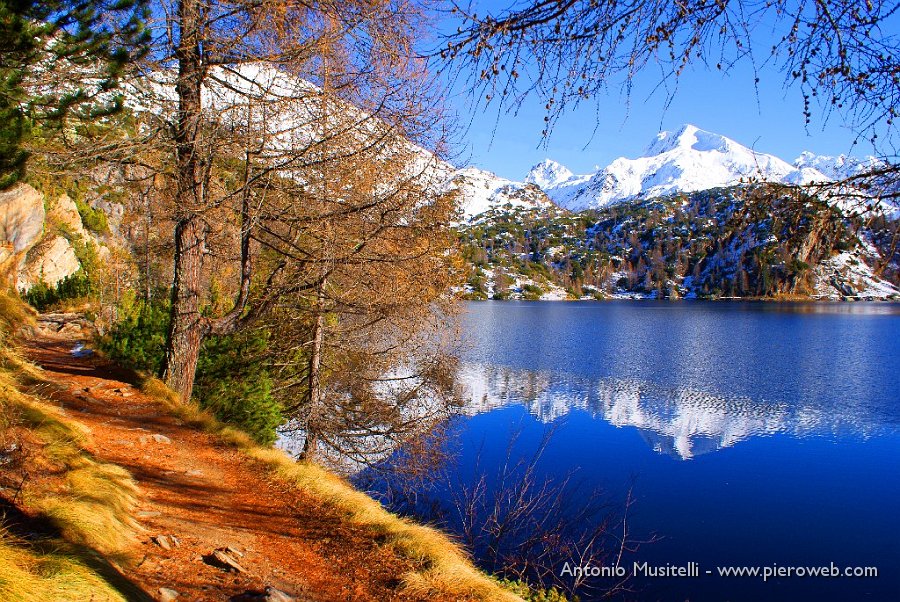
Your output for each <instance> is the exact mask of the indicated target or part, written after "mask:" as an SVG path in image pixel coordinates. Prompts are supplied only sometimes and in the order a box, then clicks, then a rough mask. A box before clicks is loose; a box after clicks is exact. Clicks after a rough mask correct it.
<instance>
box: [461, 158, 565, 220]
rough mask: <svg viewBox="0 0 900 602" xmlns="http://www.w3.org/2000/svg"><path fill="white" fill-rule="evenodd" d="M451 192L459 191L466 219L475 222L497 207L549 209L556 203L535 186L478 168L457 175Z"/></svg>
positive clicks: (470, 168) (462, 170) (465, 170)
mask: <svg viewBox="0 0 900 602" xmlns="http://www.w3.org/2000/svg"><path fill="white" fill-rule="evenodd" d="M447 187H448V189H454V190H459V192H460V194H461V196H462V198H461V211H462V215H463V218H464V219H466V220H472V219H473V218H475V217H477V216H478V215H480V214H482V213H484V212H486V211H489V210H491V209H495V208H507V207H508V208H518V207H522V208H526V209H539V208H550V207H552V206H553V203H552V202H551V201H550V199H549V198H547V195H546V194H544V193H543V192H542V191H541V189H540V188H538V187H537V186H536V185H534V184H525V183H522V182H513V181H512V180H507V179H505V178H501V177H499V176H497V175H495V174H493V173H491V172H489V171H485V170H483V169H478V168H477V167H467V168H465V169H460V170H458V171H456V172H454V173H453V174H452V175H451V177H450V179H449V181H448V183H447Z"/></svg>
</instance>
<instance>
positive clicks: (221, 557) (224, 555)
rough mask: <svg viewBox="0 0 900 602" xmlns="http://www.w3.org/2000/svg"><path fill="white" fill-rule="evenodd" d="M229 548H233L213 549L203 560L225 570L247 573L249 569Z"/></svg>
mask: <svg viewBox="0 0 900 602" xmlns="http://www.w3.org/2000/svg"><path fill="white" fill-rule="evenodd" d="M229 549H231V548H218V549H216V550H213V551H212V552H210V553H209V554H207V555H206V556H204V557H203V562H205V563H206V564H208V565H211V566H214V567H218V568H220V569H222V570H225V571H229V572H232V571H233V572H236V573H246V572H247V569H245V568H244V567H242V566H241V565H240V563H239V562H238V561H237V559H235V558H234V556H232V555H231V554H230V553H229V552H228V550H229Z"/></svg>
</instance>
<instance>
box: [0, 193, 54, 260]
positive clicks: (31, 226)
mask: <svg viewBox="0 0 900 602" xmlns="http://www.w3.org/2000/svg"><path fill="white" fill-rule="evenodd" d="M45 217H46V214H45V212H44V195H42V194H41V193H40V192H38V191H37V190H35V189H34V188H32V187H31V186H29V185H28V184H16V185H15V186H13V187H12V188H10V189H9V190H3V191H0V246H5V247H9V248H11V250H12V252H13V253H21V252H23V251H27V250H28V249H30V248H31V247H32V246H34V244H35V243H36V242H37V241H38V240H39V239H40V238H41V234H42V233H43V231H44V218H45Z"/></svg>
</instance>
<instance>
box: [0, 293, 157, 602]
mask: <svg viewBox="0 0 900 602" xmlns="http://www.w3.org/2000/svg"><path fill="white" fill-rule="evenodd" d="M32 320H33V316H32V314H31V313H30V312H28V311H27V309H25V308H24V307H23V306H22V303H21V302H19V301H18V300H17V299H15V298H13V297H11V296H9V295H5V294H0V430H3V429H12V428H15V429H20V430H24V431H26V432H27V433H28V438H29V440H31V441H32V442H33V443H34V445H33V446H32V447H33V449H31V453H32V454H33V455H31V456H29V457H28V458H27V464H28V467H27V469H28V471H29V472H30V473H31V474H33V475H34V476H35V477H36V478H32V479H27V480H23V486H22V489H21V492H20V493H21V495H20V496H18V497H19V499H18V502H17V506H20V509H21V510H23V511H24V513H25V514H26V515H28V516H31V517H34V520H35V521H36V522H37V523H38V524H41V525H44V526H45V527H46V528H47V529H48V531H51V532H55V533H58V534H59V536H58V537H51V538H50V539H36V540H34V541H31V540H24V539H21V538H18V537H15V536H14V535H12V534H11V533H10V532H9V531H8V530H6V529H3V528H0V600H3V601H7V600H9V601H14V600H15V601H19V600H21V601H23V602H30V601H32V600H33V601H46V600H61V601H62V600H73V601H75V600H79V601H80V600H97V601H105V600H142V599H147V598H146V596H145V595H144V594H142V592H140V590H138V589H136V588H135V587H134V586H133V585H131V584H130V583H129V582H128V581H127V580H125V579H124V578H123V577H122V575H121V574H120V572H119V570H118V569H117V568H116V564H118V563H127V562H129V561H130V560H131V559H130V557H129V551H130V549H131V548H132V546H133V545H134V544H135V543H136V539H135V533H136V531H137V529H138V528H139V527H138V525H137V523H136V522H135V520H134V519H133V517H132V510H133V509H134V507H135V505H136V502H137V486H136V485H135V483H134V481H133V480H132V478H131V476H130V475H129V474H128V473H127V472H126V471H125V470H123V469H122V468H120V467H118V466H115V465H112V464H104V463H102V462H98V461H97V460H96V459H94V458H93V457H91V456H90V454H88V453H87V452H86V451H85V449H84V443H85V441H86V437H87V436H88V435H87V433H86V432H85V430H84V429H83V427H81V426H80V425H79V424H78V423H76V422H73V421H70V420H68V419H67V418H66V417H65V416H64V415H63V414H62V413H61V412H60V411H59V410H58V409H57V408H55V407H54V406H53V405H52V404H50V403H47V402H45V401H44V400H42V399H41V398H39V397H37V396H34V395H31V394H29V393H27V392H26V390H25V387H24V386H23V385H24V383H34V382H35V381H37V380H39V379H40V370H39V369H38V368H36V367H35V366H33V365H31V364H29V363H28V362H26V361H25V360H23V359H22V358H21V356H19V355H18V354H17V353H16V350H15V347H14V345H13V344H11V343H12V341H11V340H10V333H11V332H13V331H14V330H16V329H18V328H20V327H22V326H23V325H28V323H29V322H30V321H32Z"/></svg>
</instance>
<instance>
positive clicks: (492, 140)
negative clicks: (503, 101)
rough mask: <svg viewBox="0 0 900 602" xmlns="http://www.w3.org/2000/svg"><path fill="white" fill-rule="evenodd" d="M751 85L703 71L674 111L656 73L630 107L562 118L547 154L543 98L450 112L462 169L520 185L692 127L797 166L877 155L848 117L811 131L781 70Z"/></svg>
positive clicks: (608, 102)
mask: <svg viewBox="0 0 900 602" xmlns="http://www.w3.org/2000/svg"><path fill="white" fill-rule="evenodd" d="M753 80H754V75H753V72H752V70H751V68H750V66H749V65H747V64H744V65H741V66H740V68H736V69H734V70H733V71H732V72H731V73H730V74H728V75H725V74H723V73H721V72H719V71H716V70H709V69H707V68H706V66H705V65H703V64H701V63H697V64H696V65H694V66H693V67H692V68H690V69H689V70H688V71H687V72H686V73H685V74H684V75H683V76H682V78H681V81H680V83H679V87H678V91H677V93H676V95H675V97H674V101H673V102H672V103H671V104H670V105H669V106H668V107H666V93H665V91H663V90H658V91H656V92H655V93H653V92H652V91H653V88H654V87H655V86H656V85H657V83H658V82H659V77H658V71H655V72H654V71H653V70H652V69H651V70H648V71H645V72H643V73H641V74H640V75H639V77H638V78H637V79H636V80H635V82H634V86H633V89H632V93H631V97H630V103H627V102H626V98H625V97H624V96H623V95H622V94H621V93H620V92H619V89H618V88H617V87H615V86H612V85H611V86H610V91H609V93H608V94H607V95H605V96H603V97H599V98H594V99H591V100H588V101H585V102H584V103H583V104H582V106H581V107H579V108H578V109H577V110H574V111H569V112H568V113H567V114H565V115H564V116H562V117H561V118H560V119H559V121H558V123H557V125H556V128H555V129H554V131H553V132H552V135H551V137H550V140H549V142H548V143H547V145H546V147H545V146H544V141H543V140H542V139H541V130H542V129H543V118H544V111H543V103H541V102H540V101H539V100H538V99H537V98H531V99H529V100H528V102H526V104H525V105H524V106H523V107H522V108H521V109H520V110H519V111H518V114H516V115H513V114H511V113H507V112H505V110H501V109H500V108H499V107H498V106H497V105H495V104H490V105H488V106H487V107H484V106H475V107H473V101H472V99H471V98H470V96H469V95H468V93H467V92H466V91H465V90H462V89H459V86H457V88H458V89H457V90H454V91H453V93H452V94H451V96H450V97H449V102H450V105H451V108H453V109H455V111H456V112H457V114H458V119H459V125H460V127H461V128H463V131H462V132H461V133H460V135H459V137H458V142H459V144H458V146H457V151H458V156H457V157H456V158H455V161H454V162H455V163H457V164H461V165H462V164H465V165H475V166H477V167H481V168H484V169H487V170H490V171H493V172H495V173H497V174H498V175H500V176H503V177H507V178H510V179H513V180H521V179H522V178H523V177H524V175H525V174H526V173H527V172H528V170H529V169H530V168H531V166H532V165H534V164H535V163H538V162H539V161H541V160H542V159H544V158H551V159H555V160H556V161H559V162H560V163H562V164H563V165H565V166H566V167H568V168H569V169H571V170H572V171H573V172H575V173H587V172H591V171H593V170H594V168H595V166H598V165H599V166H605V165H606V164H608V163H609V162H610V161H612V160H613V159H615V158H617V157H621V156H624V157H629V158H633V157H636V156H639V155H640V154H642V153H643V151H644V149H645V148H646V146H647V145H648V144H649V143H650V141H651V140H652V139H653V138H654V136H655V135H656V133H657V132H659V131H660V130H674V129H677V128H678V127H679V126H681V125H682V124H685V123H692V124H694V125H696V126H698V127H700V128H702V129H705V130H709V131H712V132H716V133H719V134H722V135H724V136H727V137H729V138H732V139H734V140H736V141H737V142H740V143H741V144H744V145H746V146H750V147H753V148H754V149H756V150H758V151H761V152H767V153H771V154H773V155H776V156H778V157H780V158H782V159H784V160H786V161H789V162H791V161H793V160H794V159H795V158H796V157H797V156H798V155H799V154H800V153H801V152H802V151H804V150H810V151H813V152H815V153H817V154H822V155H837V154H841V153H844V154H852V155H856V156H864V155H867V154H872V153H873V149H872V147H871V145H870V144H869V143H868V142H866V141H861V142H860V143H859V144H857V145H856V146H855V147H854V146H852V142H853V140H854V138H855V136H854V134H853V133H852V132H851V131H850V130H849V129H848V128H847V127H846V126H844V124H843V123H842V120H841V118H840V115H836V114H835V115H832V116H831V117H830V119H829V120H828V122H827V123H825V122H824V121H825V120H824V115H823V114H822V113H821V112H816V111H815V110H814V113H813V121H812V123H811V124H810V126H809V127H808V129H807V128H806V127H805V125H804V119H803V105H802V96H801V95H800V92H799V90H797V89H796V88H788V89H785V87H784V85H783V83H784V75H783V74H782V73H780V72H779V71H777V70H776V69H774V68H769V69H763V70H761V72H760V82H759V85H758V88H755V87H754V84H753ZM595 127H596V131H595Z"/></svg>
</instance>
